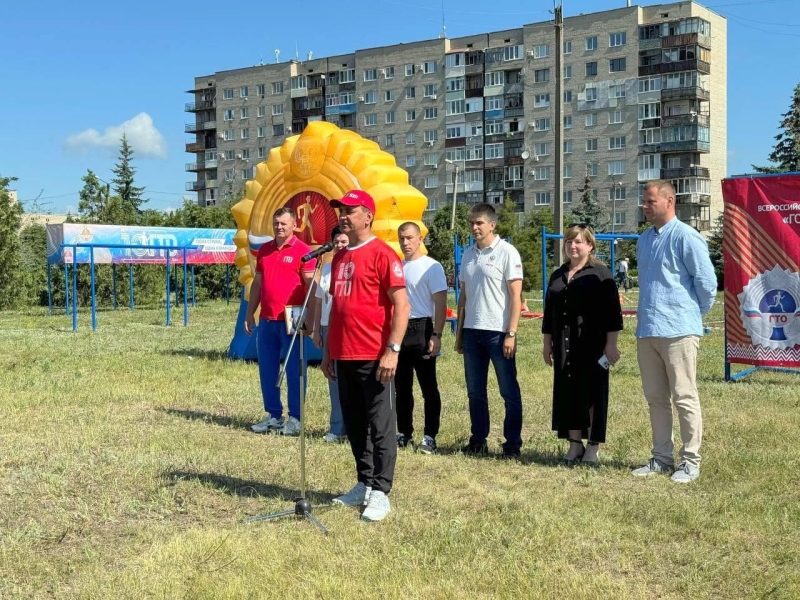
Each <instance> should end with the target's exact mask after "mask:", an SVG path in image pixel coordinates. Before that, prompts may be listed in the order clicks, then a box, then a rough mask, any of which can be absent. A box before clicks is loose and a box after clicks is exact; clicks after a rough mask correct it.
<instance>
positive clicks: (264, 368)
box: [257, 319, 306, 419]
mask: <svg viewBox="0 0 800 600" xmlns="http://www.w3.org/2000/svg"><path fill="white" fill-rule="evenodd" d="M257 335H258V338H257V345H258V375H259V377H260V379H261V395H262V396H263V398H264V410H265V411H267V412H268V413H269V414H270V416H271V417H275V418H276V419H280V418H281V416H283V404H281V390H280V388H278V387H275V384H276V383H277V382H278V372H279V371H280V367H281V354H283V353H286V352H287V351H288V350H289V342H291V340H292V338H291V336H290V335H287V333H286V323H285V322H284V321H283V320H280V321H268V320H266V319H261V320H260V321H259V322H258V334H257ZM301 343H303V337H301V336H298V337H297V340H296V341H295V343H294V348H292V354H291V356H289V357H287V358H286V359H285V360H286V362H287V366H286V383H287V385H288V388H289V397H288V404H289V416H290V417H294V418H295V419H299V418H300V378H299V373H300V344H301ZM305 375H306V372H305V369H303V385H306V379H305Z"/></svg>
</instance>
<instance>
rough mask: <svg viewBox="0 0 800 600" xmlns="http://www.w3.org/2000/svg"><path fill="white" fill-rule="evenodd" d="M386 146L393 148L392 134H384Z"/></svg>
mask: <svg viewBox="0 0 800 600" xmlns="http://www.w3.org/2000/svg"><path fill="white" fill-rule="evenodd" d="M386 145H387V146H394V134H393V133H387V134H386Z"/></svg>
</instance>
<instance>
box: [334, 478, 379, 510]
mask: <svg viewBox="0 0 800 600" xmlns="http://www.w3.org/2000/svg"><path fill="white" fill-rule="evenodd" d="M371 491H372V488H368V487H367V486H366V485H364V484H363V483H362V482H360V481H359V482H358V483H357V484H356V485H355V486H354V487H353V489H351V490H350V491H349V492H347V493H346V494H343V495H342V496H338V497H336V498H334V499H333V500H332V502H333V503H334V504H342V505H344V506H364V505H365V504H366V503H367V499H369V497H370V496H371V495H372V494H371V493H370V492H371Z"/></svg>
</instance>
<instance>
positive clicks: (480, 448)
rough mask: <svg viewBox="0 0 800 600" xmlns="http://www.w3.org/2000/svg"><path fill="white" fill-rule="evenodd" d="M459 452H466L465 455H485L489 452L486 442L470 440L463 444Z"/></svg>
mask: <svg viewBox="0 0 800 600" xmlns="http://www.w3.org/2000/svg"><path fill="white" fill-rule="evenodd" d="M461 452H462V453H464V454H466V455H467V456H486V455H487V454H489V446H488V445H487V444H486V442H482V443H473V442H470V443H469V444H468V445H466V446H464V447H463V448H462V449H461Z"/></svg>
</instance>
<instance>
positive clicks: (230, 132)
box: [222, 129, 233, 142]
mask: <svg viewBox="0 0 800 600" xmlns="http://www.w3.org/2000/svg"><path fill="white" fill-rule="evenodd" d="M222 136H223V139H224V140H225V141H226V142H230V141H231V140H232V139H233V129H226V130H225V132H224V133H223V134H222Z"/></svg>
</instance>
